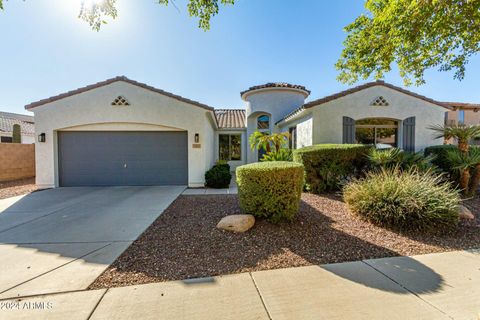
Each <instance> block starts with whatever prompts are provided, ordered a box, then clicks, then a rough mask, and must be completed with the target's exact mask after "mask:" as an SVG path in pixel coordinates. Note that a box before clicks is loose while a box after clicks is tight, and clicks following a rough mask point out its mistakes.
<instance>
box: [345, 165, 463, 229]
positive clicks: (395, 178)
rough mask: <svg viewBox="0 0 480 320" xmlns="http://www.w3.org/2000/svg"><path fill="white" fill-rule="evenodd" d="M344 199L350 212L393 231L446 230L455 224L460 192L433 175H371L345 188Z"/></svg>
mask: <svg viewBox="0 0 480 320" xmlns="http://www.w3.org/2000/svg"><path fill="white" fill-rule="evenodd" d="M343 198H344V200H345V202H346V203H347V206H348V209H349V210H350V212H352V213H354V214H356V215H358V216H360V217H362V218H364V219H366V220H368V221H370V222H372V223H374V224H377V225H382V226H388V227H393V228H395V229H400V230H408V229H411V230H445V229H448V228H451V227H454V226H456V225H457V223H458V213H457V210H456V206H457V205H458V203H459V201H460V195H459V192H458V191H457V190H454V189H452V188H451V186H450V184H449V183H448V182H445V181H444V180H443V179H442V178H441V176H440V175H437V174H434V173H432V172H423V173H422V172H420V171H418V170H408V171H402V170H400V169H399V168H393V169H382V170H379V171H372V172H370V173H368V174H367V176H366V177H364V178H362V179H357V180H354V181H352V182H350V183H349V184H347V185H346V186H345V187H344V189H343Z"/></svg>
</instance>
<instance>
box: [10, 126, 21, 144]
mask: <svg viewBox="0 0 480 320" xmlns="http://www.w3.org/2000/svg"><path fill="white" fill-rule="evenodd" d="M12 142H13V143H22V132H21V128H20V125H19V124H17V123H16V124H14V125H13V132H12Z"/></svg>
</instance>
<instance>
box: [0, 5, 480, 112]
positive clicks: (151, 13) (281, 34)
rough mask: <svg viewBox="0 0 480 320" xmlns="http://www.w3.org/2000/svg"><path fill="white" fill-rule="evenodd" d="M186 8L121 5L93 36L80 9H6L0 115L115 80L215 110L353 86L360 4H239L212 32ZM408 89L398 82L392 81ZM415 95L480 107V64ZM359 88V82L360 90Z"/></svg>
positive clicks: (436, 75)
mask: <svg viewBox="0 0 480 320" xmlns="http://www.w3.org/2000/svg"><path fill="white" fill-rule="evenodd" d="M186 1H187V0H177V1H176V3H177V6H178V9H179V10H177V9H176V8H175V7H173V6H169V7H164V6H161V5H158V4H156V3H155V2H156V1H154V0H135V1H133V0H118V9H119V17H118V18H117V19H116V20H114V21H111V22H109V24H107V25H105V26H103V28H102V30H101V31H100V32H95V31H92V30H91V29H90V28H89V26H88V24H86V23H85V22H83V21H81V20H79V19H78V18H77V15H78V12H79V3H80V0H26V1H20V0H9V1H8V2H6V4H5V11H4V12H0V30H2V46H1V51H0V55H1V56H0V75H1V76H0V110H1V111H9V112H17V113H26V111H25V110H24V108H23V106H24V105H25V104H27V103H29V102H33V101H36V100H40V99H43V98H47V97H50V96H52V95H56V94H59V93H63V92H65V91H68V90H71V89H75V88H78V87H81V86H84V85H88V84H91V83H94V82H98V81H102V80H105V79H107V78H111V77H114V76H117V75H125V76H127V77H129V78H131V79H134V80H137V81H140V82H145V83H148V84H150V85H152V86H155V87H158V88H161V89H164V90H166V91H170V92H173V93H176V94H180V95H182V96H184V97H187V98H190V99H193V100H198V101H201V102H203V103H206V104H208V105H211V106H213V107H216V108H239V107H243V103H242V101H241V99H240V95H239V92H240V91H242V90H244V89H246V88H248V87H250V86H252V85H257V84H262V83H265V82H273V81H285V82H290V83H294V84H301V85H304V86H306V87H307V88H308V89H310V90H311V91H312V94H311V96H310V98H309V99H316V98H320V97H323V96H325V95H329V94H332V93H335V92H338V91H340V90H343V89H346V88H348V87H349V86H348V85H344V84H341V83H339V82H338V81H337V80H336V76H337V74H338V72H337V71H336V70H335V67H334V64H335V62H336V60H337V59H338V57H339V55H340V52H341V49H342V41H343V40H344V38H345V34H344V32H343V27H344V26H345V25H347V24H348V23H350V22H351V21H353V20H354V18H355V17H356V16H358V15H359V14H360V13H362V12H363V11H364V8H363V1H359V0H339V1H317V0H298V1H278V0H261V1H260V0H237V1H236V2H237V3H236V4H235V6H231V7H222V8H221V12H220V14H219V15H218V16H217V17H215V18H214V19H213V20H212V27H211V30H210V31H208V32H204V31H202V30H200V29H198V28H197V21H196V20H195V19H193V18H190V17H189V16H188V13H187V11H186ZM385 80H386V81H387V82H391V83H393V84H396V85H402V80H401V79H400V78H399V76H398V73H397V72H395V71H393V72H391V73H390V74H388V75H387V76H386V77H385ZM426 80H427V84H426V85H423V86H420V87H411V88H409V89H410V90H412V91H415V92H418V93H420V94H424V95H427V96H429V97H431V98H434V99H438V100H449V101H463V102H477V103H480V86H479V85H480V57H479V56H476V57H474V58H473V59H472V60H471V61H470V64H469V65H468V67H467V75H466V78H465V79H464V80H463V81H462V82H459V81H457V80H454V79H453V74H452V73H445V72H438V71H436V70H431V71H429V72H428V74H427V76H426ZM360 83H361V82H360Z"/></svg>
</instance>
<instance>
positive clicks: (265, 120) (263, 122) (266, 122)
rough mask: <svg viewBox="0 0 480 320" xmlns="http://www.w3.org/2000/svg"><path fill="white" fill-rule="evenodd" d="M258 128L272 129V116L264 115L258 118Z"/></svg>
mask: <svg viewBox="0 0 480 320" xmlns="http://www.w3.org/2000/svg"><path fill="white" fill-rule="evenodd" d="M257 129H258V130H268V129H270V117H269V116H267V115H263V116H260V117H258V118H257Z"/></svg>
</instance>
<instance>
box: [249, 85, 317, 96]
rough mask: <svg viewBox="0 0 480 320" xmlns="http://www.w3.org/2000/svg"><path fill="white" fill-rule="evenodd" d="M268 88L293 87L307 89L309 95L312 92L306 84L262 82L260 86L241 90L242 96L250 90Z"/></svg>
mask: <svg viewBox="0 0 480 320" xmlns="http://www.w3.org/2000/svg"><path fill="white" fill-rule="evenodd" d="M268 88H291V89H298V90H302V91H305V92H306V93H307V94H308V95H309V94H310V90H308V89H307V88H305V87H304V86H300V85H297V84H290V83H286V82H269V83H265V84H261V85H258V86H253V87H250V88H248V89H247V90H245V91H242V92H240V96H242V97H243V96H244V94H246V93H248V92H250V91H255V90H259V89H268Z"/></svg>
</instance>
